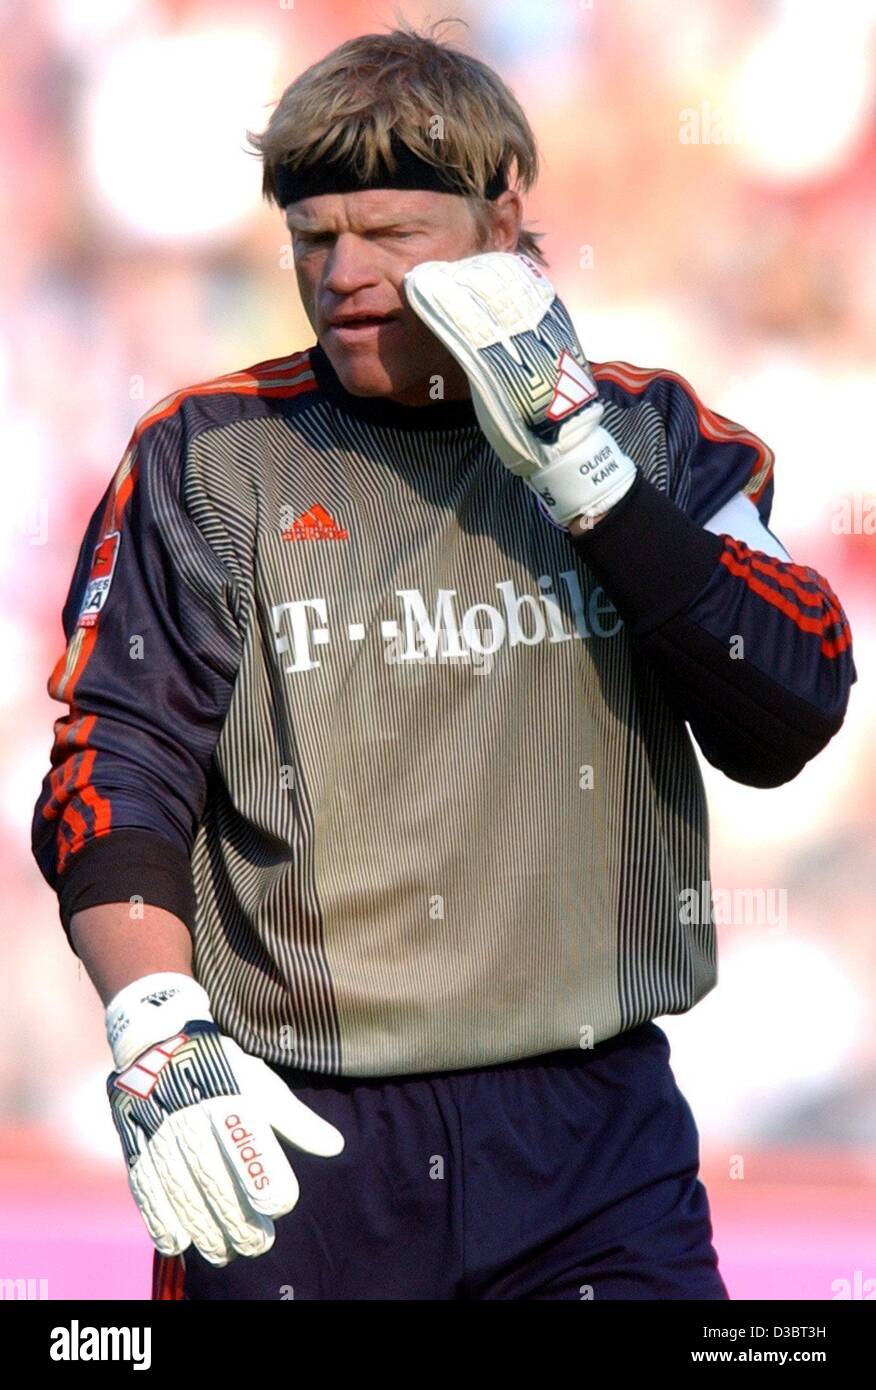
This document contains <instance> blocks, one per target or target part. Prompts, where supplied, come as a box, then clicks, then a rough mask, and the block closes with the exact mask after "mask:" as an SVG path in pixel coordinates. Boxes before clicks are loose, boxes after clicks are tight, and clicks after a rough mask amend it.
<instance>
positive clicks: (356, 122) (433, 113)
mask: <svg viewBox="0 0 876 1390" xmlns="http://www.w3.org/2000/svg"><path fill="white" fill-rule="evenodd" d="M457 22H464V21H456V20H448V19H442V20H438V21H437V22H436V23H435V24H433V25H431V26H429V27H428V28H427V29H425V30H423V31H418V30H416V29H415V28H413V27H411V26H409V25H408V24H407V23H406V22H405V21H404V20H403V19H402V20H398V19H397V23H398V24H399V27H398V28H396V29H393V30H392V31H391V32H390V33H387V34H363V35H361V36H360V37H358V38H355V39H349V40H348V41H347V42H346V43H343V44H341V45H340V46H339V47H338V48H336V49H334V50H333V51H332V52H331V53H329V54H327V56H326V57H325V58H322V59H321V60H320V61H319V62H317V63H314V64H313V65H312V66H311V67H309V68H307V69H305V71H304V72H303V73H301V75H300V76H299V77H297V78H296V79H295V81H294V82H292V83H290V85H289V86H288V87H287V88H286V90H285V92H284V93H283V95H282V97H281V98H280V100H279V102H278V103H277V105H276V107H275V109H274V111H273V113H272V115H271V118H270V120H269V122H268V125H267V127H266V129H265V130H264V131H263V132H262V133H261V134H254V133H253V132H252V131H249V132H247V135H248V139H249V141H250V144H251V145H252V146H253V151H252V152H253V153H255V154H257V155H259V156H260V157H261V159H262V162H263V175H262V193H263V195H264V197H265V198H266V199H268V201H269V202H272V203H275V204H276V205H277V206H278V207H279V206H280V199H279V195H278V189H277V178H276V175H277V170H278V168H279V166H280V165H281V164H285V163H288V164H290V165H292V166H293V167H296V166H298V165H299V164H302V163H309V162H311V161H317V160H330V159H335V158H339V159H346V160H349V161H351V162H352V163H353V164H354V166H355V167H356V168H357V169H358V171H359V172H360V173H361V174H362V175H363V176H364V177H365V178H369V177H370V176H371V175H372V174H373V173H374V171H375V169H376V168H377V167H378V166H379V165H380V163H381V162H383V163H385V164H386V166H387V167H388V168H389V169H390V170H392V169H394V167H395V160H394V156H393V152H392V149H391V144H390V136H391V134H393V133H394V134H395V135H396V136H397V137H398V138H400V139H401V140H402V141H403V142H404V144H406V145H407V146H409V148H410V149H412V150H413V151H414V153H415V154H417V155H419V156H420V158H421V159H423V160H425V161H426V162H427V163H429V164H432V165H434V166H435V167H437V168H441V169H443V170H450V171H452V174H453V177H455V179H456V180H457V181H458V182H459V184H460V186H461V189H462V190H464V196H466V197H467V198H468V200H469V202H470V204H471V206H472V210H473V212H474V215H475V222H476V226H477V228H478V231H479V234H480V236H481V238H482V240H483V238H484V237H485V235H486V233H487V231H488V229H489V226H490V218H491V211H492V203H491V201H490V200H489V199H487V198H485V197H484V196H483V195H484V189H485V187H486V185H487V182H488V180H489V178H490V176H491V175H492V174H493V173H494V171H496V170H501V172H502V173H503V174H504V175H505V177H506V179H507V180H508V184H509V187H516V188H517V189H518V190H519V191H520V192H521V193H525V192H527V191H528V190H529V189H530V188H531V187H532V186H533V184H534V183H535V180H536V178H537V176H538V150H537V147H536V142H535V136H534V134H533V132H532V129H531V127H530V125H529V122H528V121H527V119H526V116H525V115H524V113H523V109H522V107H521V106H520V104H519V102H518V101H517V98H516V97H515V96H514V94H513V93H512V92H511V91H510V89H509V88H508V87H506V85H505V83H504V82H503V81H502V80H501V78H500V77H499V76H498V75H497V74H496V73H495V72H493V70H492V69H491V68H489V67H487V65H486V64H485V63H482V62H480V60H479V59H477V58H474V57H472V56H471V55H470V54H468V53H465V52H463V51H462V50H461V49H458V48H456V47H454V46H452V45H451V44H449V43H445V42H444V41H443V40H439V38H438V37H437V35H436V31H437V30H438V29H439V27H440V26H441V25H443V24H447V23H457ZM435 131H437V132H439V133H438V134H437V135H436V134H434V133H433V132H435ZM542 235H543V233H541V232H535V231H532V230H530V229H527V228H521V230H520V235H519V238H518V243H517V247H518V250H520V251H524V252H526V254H527V255H529V256H531V257H532V258H533V260H536V261H539V262H540V263H541V264H542V265H546V260H545V257H544V255H543V254H542V252H541V250H540V249H539V246H538V240H539V238H540V237H541V236H542Z"/></svg>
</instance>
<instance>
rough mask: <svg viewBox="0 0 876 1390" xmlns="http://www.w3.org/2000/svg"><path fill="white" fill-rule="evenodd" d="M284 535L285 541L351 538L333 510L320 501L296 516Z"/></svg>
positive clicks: (344, 539) (341, 539)
mask: <svg viewBox="0 0 876 1390" xmlns="http://www.w3.org/2000/svg"><path fill="white" fill-rule="evenodd" d="M282 535H283V540H284V541H346V540H349V538H350V533H349V531H345V530H342V528H341V527H340V526H338V523H337V522H336V521H335V519H334V517H333V516H332V514H331V512H329V511H326V509H325V507H323V506H322V504H321V503H319V502H317V503H315V504H314V506H312V507H309V508H308V510H307V511H306V512H302V513H301V516H297V517H295V518H294V519H293V521H292V522H291V524H290V525H289V526H287V527H286V529H285V531H283V533H282Z"/></svg>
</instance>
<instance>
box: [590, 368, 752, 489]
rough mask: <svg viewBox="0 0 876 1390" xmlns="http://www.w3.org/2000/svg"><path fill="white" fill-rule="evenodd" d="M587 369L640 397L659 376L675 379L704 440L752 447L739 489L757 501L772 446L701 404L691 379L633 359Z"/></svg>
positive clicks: (599, 379)
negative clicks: (746, 473) (750, 463)
mask: <svg viewBox="0 0 876 1390" xmlns="http://www.w3.org/2000/svg"><path fill="white" fill-rule="evenodd" d="M590 368H591V371H592V372H593V375H594V377H595V378H596V380H597V381H613V382H614V383H615V384H616V385H617V386H621V387H623V389H624V390H625V391H629V392H630V394H631V395H634V396H640V395H641V394H642V393H643V392H644V391H646V390H647V388H648V387H649V386H650V385H651V383H652V382H653V381H657V380H658V379H659V378H662V379H663V380H664V381H674V382H675V383H676V385H678V386H680V387H681V389H682V390H683V391H684V392H685V394H686V395H687V396H688V397H689V398H690V400H691V401H692V403H693V406H694V409H695V410H696V414H697V428H698V429H699V432H700V434H701V435H702V436H703V438H704V439H709V440H711V441H712V443H715V444H747V445H748V446H749V448H751V449H754V451H755V455H756V457H755V462H754V466H753V468H752V470H751V473H750V475H749V478H748V482H747V483H746V484H745V486H744V488H743V489H742V491H743V492H744V493H745V495H746V497H749V498H750V499H751V501H752V502H757V501H758V499H759V498H760V497H761V496H762V495H763V492H764V490H765V488H766V486H767V484H768V483H769V480H770V478H771V477H772V473H773V465H774V464H775V454H774V453H773V451H772V449H771V448H770V447H769V445H768V444H764V442H763V440H762V439H759V438H758V436H757V435H756V434H752V432H751V430H747V429H745V427H744V426H743V425H737V424H736V423H735V422H734V421H733V420H728V419H727V418H726V416H724V415H719V414H718V413H717V411H715V410H710V409H709V408H708V406H705V405H703V403H702V401H701V400H700V398H699V396H698V395H697V393H696V391H695V390H694V389H693V387H692V386H691V384H690V382H689V381H687V380H686V379H685V378H684V377H683V376H680V375H679V373H678V372H672V371H668V370H666V369H665V368H663V367H636V366H634V365H633V364H632V362H591V363H590Z"/></svg>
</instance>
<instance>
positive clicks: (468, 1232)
mask: <svg viewBox="0 0 876 1390" xmlns="http://www.w3.org/2000/svg"><path fill="white" fill-rule="evenodd" d="M275 1070H276V1071H278V1072H279V1073H280V1075H281V1076H283V1077H284V1079H285V1080H286V1081H287V1082H288V1083H289V1084H290V1085H291V1086H292V1087H293V1088H294V1090H295V1092H296V1094H297V1095H298V1096H299V1097H300V1098H301V1099H302V1100H303V1101H304V1102H305V1103H306V1104H307V1105H309V1106H311V1107H312V1108H313V1109H314V1110H315V1111H317V1112H318V1113H319V1114H320V1115H322V1116H324V1117H325V1119H327V1120H330V1121H331V1122H332V1124H334V1125H336V1126H337V1128H338V1129H339V1130H340V1131H341V1133H342V1134H343V1135H344V1138H345V1140H346V1147H345V1149H344V1152H343V1153H342V1154H340V1155H339V1156H338V1157H336V1158H328V1159H324V1158H315V1157H313V1156H312V1155H310V1154H306V1153H300V1152H299V1151H298V1150H296V1149H293V1148H292V1147H290V1146H288V1145H285V1144H284V1148H285V1150H286V1152H287V1154H288V1156H289V1158H290V1161H291V1163H292V1166H293V1168H294V1171H295V1173H296V1175H297V1177H298V1181H299V1183H300V1186H301V1196H300V1198H299V1200H298V1204H297V1206H296V1207H295V1209H294V1210H293V1211H291V1212H290V1213H289V1214H288V1215H287V1216H283V1217H281V1218H280V1219H279V1220H278V1221H277V1223H276V1228H277V1234H276V1240H275V1242H274V1245H273V1248H272V1249H271V1250H270V1251H269V1252H268V1253H267V1254H265V1255H260V1256H258V1257H257V1258H254V1259H248V1258H245V1257H241V1256H238V1257H237V1258H235V1259H234V1260H232V1261H231V1263H230V1264H229V1265H226V1267H225V1268H224V1269H216V1268H215V1267H214V1266H212V1265H210V1264H208V1263H207V1261H206V1260H204V1259H203V1258H202V1257H201V1256H200V1255H199V1254H198V1253H197V1251H196V1250H195V1249H194V1247H190V1248H189V1250H188V1251H186V1253H185V1255H184V1256H182V1257H181V1258H178V1259H176V1260H166V1259H161V1258H160V1257H158V1256H156V1280H155V1296H156V1297H164V1298H168V1297H169V1298H173V1297H177V1298H179V1297H182V1298H187V1299H249V1298H254V1299H278V1300H280V1299H290V1298H295V1299H429V1300H434V1299H465V1300H470V1299H515V1298H522V1299H555V1298H556V1299H587V1298H593V1299H727V1298H728V1297H729V1295H728V1293H727V1289H726V1287H725V1285H724V1282H723V1280H722V1278H721V1275H720V1274H719V1272H718V1261H717V1256H716V1254H715V1251H714V1249H713V1247H712V1228H711V1221H710V1216H709V1206H708V1200H707V1196H706V1190H705V1188H704V1187H703V1185H702V1183H701V1182H700V1181H699V1178H698V1176H697V1174H698V1169H699V1136H698V1134H697V1129H696V1125H695V1123H694V1119H693V1115H692V1113H691V1109H690V1106H689V1105H688V1103H687V1101H686V1100H685V1099H684V1097H683V1096H682V1094H681V1092H680V1091H679V1089H678V1087H677V1085H676V1083H675V1078H674V1077H673V1074H672V1071H671V1068H670V1066H669V1042H668V1039H667V1037H666V1035H665V1033H663V1032H662V1030H661V1029H660V1028H658V1027H657V1025H656V1024H654V1023H645V1024H643V1025H641V1026H640V1027H638V1028H635V1029H632V1030H631V1031H630V1032H628V1033H623V1034H620V1035H619V1036H617V1037H615V1038H610V1039H608V1040H607V1041H606V1042H604V1043H600V1044H598V1045H597V1046H596V1047H595V1048H592V1049H590V1050H589V1051H588V1050H573V1051H565V1052H554V1053H550V1054H547V1055H545V1056H541V1057H535V1058H526V1059H524V1060H522V1061H517V1062H509V1063H503V1064H500V1065H498V1066H490V1067H477V1068H472V1069H469V1070H465V1071H453V1072H442V1073H437V1074H436V1073H430V1074H428V1075H417V1076H406V1077H405V1076H402V1077H395V1078H390V1079H375V1078H366V1079H362V1078H350V1079H340V1080H339V1079H338V1078H336V1077H333V1078H323V1077H317V1076H314V1075H313V1074H312V1073H303V1072H296V1071H292V1070H290V1069H288V1068H280V1067H277V1068H275Z"/></svg>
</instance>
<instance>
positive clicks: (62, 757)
mask: <svg viewBox="0 0 876 1390" xmlns="http://www.w3.org/2000/svg"><path fill="white" fill-rule="evenodd" d="M185 452H186V444H185V431H184V424H183V417H182V413H181V412H180V411H178V410H177V411H174V410H173V409H169V410H168V409H165V410H162V409H161V408H160V407H156V409H155V410H154V411H153V412H152V413H151V414H147V416H144V418H143V420H142V421H141V422H140V424H139V425H138V426H137V428H136V429H135V431H134V433H133V435H132V438H131V441H130V444H129V446H128V448H127V450H126V452H125V455H124V457H123V458H122V461H121V463H120V464H119V467H118V468H117V470H116V472H115V475H114V477H113V479H112V481H111V483H110V485H109V487H108V488H107V491H106V492H105V494H104V496H103V498H102V500H101V502H100V503H99V505H98V506H97V508H96V510H95V512H94V514H93V516H92V518H91V521H90V523H89V525H88V528H87V531H86V534H85V537H84V539H83V541H82V545H81V547H80V550H79V556H78V560H77V563H76V567H75V571H74V574H73V579H72V582H71V584H70V588H69V592H68V595H67V601H66V603H65V606H64V610H63V627H64V635H65V638H66V643H67V645H66V651H65V652H64V654H63V655H62V656H61V658H60V659H59V661H58V662H57V665H56V666H55V668H54V670H53V672H52V674H51V676H50V678H49V682H48V690H49V694H50V695H51V696H52V698H53V699H55V700H58V701H61V702H63V703H64V704H66V705H67V706H68V707H69V712H68V713H67V714H66V715H64V716H63V717H60V718H59V719H57V720H56V722H55V726H54V743H53V746H52V750H51V768H50V771H49V772H48V774H47V775H46V777H45V779H44V781H43V785H42V789H41V791H40V795H39V797H38V799H37V802H36V806H35V809H34V817H33V825H32V848H33V853H34V857H35V858H36V861H37V863H38V865H39V868H40V871H41V873H42V874H43V877H44V878H45V879H46V881H47V882H48V883H49V884H50V886H51V887H52V888H53V889H54V890H55V891H56V893H57V894H58V900H59V909H60V915H61V921H62V923H63V926H64V929H65V931H67V932H68V935H69V926H70V920H71V918H72V916H73V914H74V913H75V912H77V911H79V910H80V909H82V908H85V907H91V906H95V905H97V904H99V903H104V902H117V901H126V900H128V899H133V898H140V899H142V901H143V902H144V903H150V904H153V905H156V906H160V907H164V908H167V909H168V910H169V911H172V912H174V913H175V914H176V915H177V916H179V917H180V918H182V920H183V921H185V922H186V923H187V925H189V927H191V925H192V922H193V918H194V888H193V883H192V874H191V851H192V847H193V843H194V837H195V833H196V830H197V826H198V822H199V820H200V817H201V815H202V812H203V807H204V802H205V798H206V788H207V777H208V774H209V768H210V763H211V760H212V756H213V751H214V748H215V745H216V742H217V740H218V737H219V734H220V733H221V729H222V724H223V722H224V718H225V715H226V713H227V709H228V705H229V702H230V698H231V693H232V688H233V683H234V679H235V675H236V671H237V668H238V666H239V662H240V652H241V635H240V596H239V594H238V592H237V589H236V585H235V581H234V579H233V577H232V575H231V574H230V573H229V571H228V569H227V567H226V566H225V565H224V564H223V563H222V562H221V561H220V560H219V559H218V557H217V555H216V554H215V553H214V550H213V549H211V547H210V546H209V545H208V544H207V542H206V540H205V538H204V536H203V535H202V534H201V532H200V531H199V530H198V528H197V526H196V525H195V524H194V522H193V520H192V518H191V515H190V514H189V511H188V510H187V508H186V505H185V502H184V499H183V493H184V478H185ZM71 944H72V943H71Z"/></svg>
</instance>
